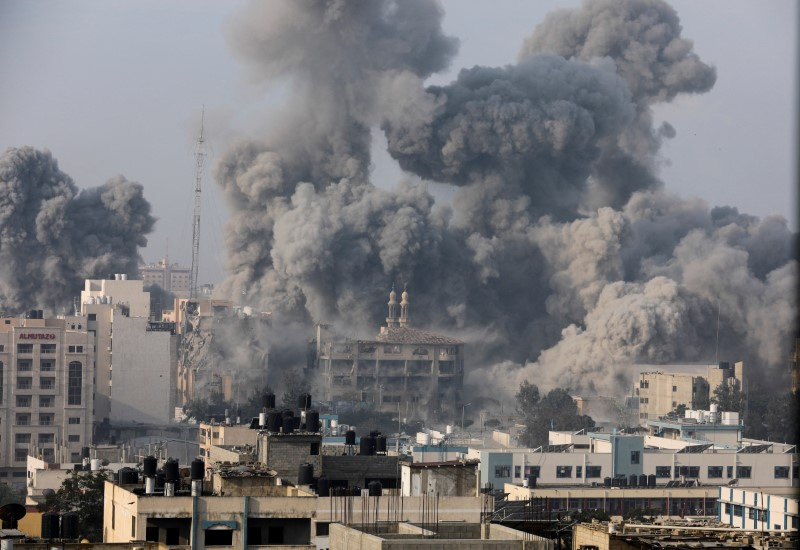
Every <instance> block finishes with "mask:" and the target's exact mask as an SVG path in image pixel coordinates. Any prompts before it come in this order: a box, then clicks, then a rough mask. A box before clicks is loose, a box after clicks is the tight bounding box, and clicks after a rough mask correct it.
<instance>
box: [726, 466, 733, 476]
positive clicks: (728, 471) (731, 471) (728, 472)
mask: <svg viewBox="0 0 800 550" xmlns="http://www.w3.org/2000/svg"><path fill="white" fill-rule="evenodd" d="M725 473H726V474H728V479H730V478H732V477H733V466H726V467H725Z"/></svg>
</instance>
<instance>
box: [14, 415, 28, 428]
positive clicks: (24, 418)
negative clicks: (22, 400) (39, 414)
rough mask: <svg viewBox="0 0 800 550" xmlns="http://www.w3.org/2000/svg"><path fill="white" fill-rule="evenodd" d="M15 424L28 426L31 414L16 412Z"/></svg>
mask: <svg viewBox="0 0 800 550" xmlns="http://www.w3.org/2000/svg"><path fill="white" fill-rule="evenodd" d="M16 424H17V426H30V425H31V415H29V414H28V413H17V418H16Z"/></svg>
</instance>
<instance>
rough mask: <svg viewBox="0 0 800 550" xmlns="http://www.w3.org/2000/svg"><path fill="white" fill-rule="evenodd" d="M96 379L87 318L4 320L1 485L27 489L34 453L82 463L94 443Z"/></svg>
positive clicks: (0, 324)
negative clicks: (29, 461) (85, 449)
mask: <svg viewBox="0 0 800 550" xmlns="http://www.w3.org/2000/svg"><path fill="white" fill-rule="evenodd" d="M94 377H95V370H94V342H93V338H92V335H91V333H90V331H89V329H88V326H87V320H86V317H82V316H67V317H63V318H55V319H44V318H43V315H42V311H41V310H39V311H35V312H31V315H29V318H27V319H21V318H3V319H0V481H5V482H8V483H13V484H21V485H25V484H26V479H25V476H26V464H27V459H28V455H29V454H30V455H32V456H36V457H41V458H42V459H43V460H46V461H48V462H59V461H64V462H68V461H79V460H80V453H81V448H82V447H84V446H87V445H89V444H90V443H91V442H92V428H93V425H92V409H93V406H94V389H95V386H94Z"/></svg>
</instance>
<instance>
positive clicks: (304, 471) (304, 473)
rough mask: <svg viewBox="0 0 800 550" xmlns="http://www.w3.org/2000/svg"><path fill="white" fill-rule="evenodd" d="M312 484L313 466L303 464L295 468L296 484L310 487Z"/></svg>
mask: <svg viewBox="0 0 800 550" xmlns="http://www.w3.org/2000/svg"><path fill="white" fill-rule="evenodd" d="M312 483H314V465H313V464H309V463H308V462H304V463H303V464H301V465H300V466H298V467H297V484H298V485H311V484H312Z"/></svg>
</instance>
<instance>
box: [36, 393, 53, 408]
mask: <svg viewBox="0 0 800 550" xmlns="http://www.w3.org/2000/svg"><path fill="white" fill-rule="evenodd" d="M54 403H55V397H53V396H52V395H40V396H39V406H40V407H42V408H44V409H49V408H50V407H52V406H53V404H54Z"/></svg>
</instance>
